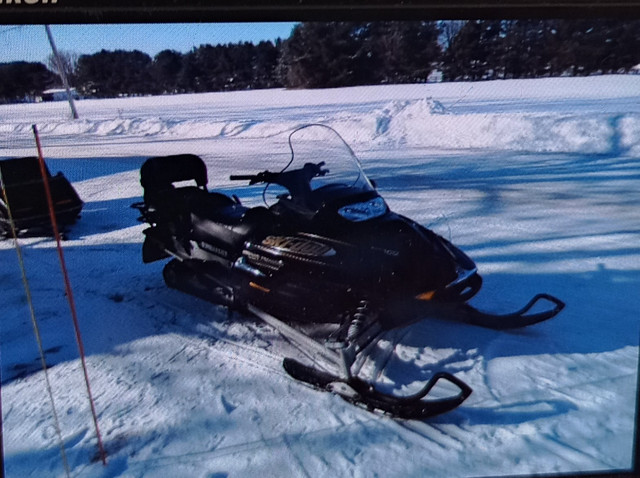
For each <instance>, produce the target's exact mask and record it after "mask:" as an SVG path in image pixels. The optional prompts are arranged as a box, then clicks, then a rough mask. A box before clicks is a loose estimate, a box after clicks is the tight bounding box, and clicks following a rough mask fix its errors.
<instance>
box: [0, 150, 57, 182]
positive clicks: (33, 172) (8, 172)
mask: <svg viewBox="0 0 640 478" xmlns="http://www.w3.org/2000/svg"><path fill="white" fill-rule="evenodd" d="M44 167H45V172H46V173H47V177H51V173H50V172H49V169H48V168H47V165H46V164H45V166H44ZM0 172H1V173H2V180H3V181H4V184H5V186H12V185H14V184H22V183H28V182H32V181H42V174H41V173H40V162H39V160H38V157H37V156H28V157H26V158H12V159H4V160H2V161H0Z"/></svg>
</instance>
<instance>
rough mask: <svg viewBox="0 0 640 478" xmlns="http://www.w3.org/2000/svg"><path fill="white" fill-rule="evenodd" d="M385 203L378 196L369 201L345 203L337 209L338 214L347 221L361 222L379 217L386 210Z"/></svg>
mask: <svg viewBox="0 0 640 478" xmlns="http://www.w3.org/2000/svg"><path fill="white" fill-rule="evenodd" d="M387 210H388V208H387V204H386V203H385V202H384V199H382V198H381V197H380V196H378V197H376V198H373V199H371V200H369V201H363V202H356V203H353V204H347V205H346V206H343V207H341V208H340V209H338V214H340V215H341V216H342V217H344V218H345V219H346V220H348V221H352V222H362V221H368V220H369V219H373V218H376V217H380V216H382V215H384V214H385V213H386V212H387Z"/></svg>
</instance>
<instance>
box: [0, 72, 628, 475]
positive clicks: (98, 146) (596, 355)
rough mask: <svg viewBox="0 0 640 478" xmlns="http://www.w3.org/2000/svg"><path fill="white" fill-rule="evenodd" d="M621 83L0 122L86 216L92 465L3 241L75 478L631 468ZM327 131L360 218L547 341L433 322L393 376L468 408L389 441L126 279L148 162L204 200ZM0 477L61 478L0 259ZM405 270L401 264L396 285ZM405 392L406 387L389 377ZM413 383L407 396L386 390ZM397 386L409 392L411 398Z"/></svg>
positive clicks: (97, 111)
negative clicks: (436, 379)
mask: <svg viewBox="0 0 640 478" xmlns="http://www.w3.org/2000/svg"><path fill="white" fill-rule="evenodd" d="M639 92H640V76H602V77H591V78H581V79H571V78H562V79H544V80H526V81H497V82H486V83H456V84H428V85H409V86H378V87H358V88H345V89H335V90H317V91H283V90H265V91H250V92H234V93H211V94H200V95H184V96H167V97H152V98H130V99H117V100H84V101H79V102H78V103H77V107H78V110H79V113H80V116H81V119H80V120H77V121H71V120H69V119H67V118H68V106H67V105H66V104H64V103H46V104H28V105H4V106H0V157H17V156H20V155H34V154H35V152H36V150H35V143H34V139H33V136H32V132H31V125H32V124H34V123H35V124H37V125H38V127H39V130H40V133H41V138H42V143H43V148H44V154H45V157H46V158H47V161H48V164H49V167H50V169H51V170H52V172H54V173H55V172H56V171H58V170H61V171H63V172H64V174H65V175H66V176H67V177H68V178H69V179H70V180H72V181H73V183H74V186H75V188H76V189H77V191H78V193H79V194H80V196H81V197H82V199H83V200H84V201H85V203H86V204H85V207H84V210H83V214H82V219H81V220H80V221H79V222H78V223H77V224H76V225H75V227H73V229H72V231H71V233H70V235H69V238H68V240H67V241H65V242H64V251H65V257H66V259H67V266H68V270H69V274H70V278H71V283H72V287H73V291H74V297H75V300H76V303H77V309H78V316H79V320H80V323H81V330H82V334H83V338H84V342H85V347H86V351H87V365H88V370H89V377H90V380H91V385H92V389H93V393H94V396H95V400H96V409H97V413H98V418H99V425H100V429H101V431H102V435H103V439H104V443H105V446H106V450H107V454H108V458H107V460H108V464H107V466H106V467H105V466H103V465H102V464H101V463H100V462H99V460H97V447H96V437H95V431H94V428H93V425H92V421H91V414H90V409H89V404H88V401H87V396H86V391H85V387H84V381H83V376H82V372H81V369H80V364H79V359H78V351H77V347H76V345H75V339H74V334H73V328H72V321H71V318H70V314H69V308H68V305H67V302H66V298H65V295H64V288H63V285H62V280H61V274H60V268H59V264H58V258H57V255H56V252H55V248H54V245H55V244H54V242H53V241H52V240H51V239H46V238H24V239H21V240H20V245H21V248H22V253H23V255H24V259H25V265H26V269H27V276H28V281H29V284H30V288H31V292H32V295H33V300H34V305H35V312H36V316H37V319H38V322H39V325H40V328H41V332H42V337H43V343H44V349H45V350H46V361H47V364H48V365H49V367H50V368H49V377H50V380H51V387H52V390H53V395H54V399H55V405H56V410H57V414H58V417H59V421H60V425H61V431H62V437H63V444H64V448H65V451H66V454H67V457H68V462H69V467H70V470H71V475H72V476H78V477H96V476H103V477H113V476H127V477H129V476H130V477H138V476H140V477H142V476H144V477H166V476H180V477H182V476H185V477H187V476H188V477H203V478H204V477H207V478H221V477H237V476H256V475H258V474H260V476H265V477H266V476H273V477H281V476H314V477H315V476H356V477H357V476H362V477H375V476H380V477H390V476H403V477H413V476H415V477H424V476H442V477H450V476H485V475H491V476H497V475H517V474H532V473H554V472H565V473H567V472H576V471H585V470H588V471H602V470H619V469H629V468H630V467H631V466H632V459H633V439H634V425H635V423H636V419H635V407H636V387H637V369H638V345H639V335H640V327H639V322H638V318H639V317H640V314H639V309H640V308H639V307H638V295H639V294H638V292H640V159H639V158H640V93H639ZM306 123H323V124H328V125H330V126H333V127H334V128H335V129H336V130H337V131H338V132H339V133H341V134H342V135H343V136H344V138H345V139H346V140H347V141H348V142H349V143H350V145H351V146H352V148H353V149H354V151H355V152H356V154H357V155H358V156H359V157H360V158H361V160H362V162H363V165H364V167H365V170H366V171H367V173H368V174H369V176H370V177H372V178H374V179H375V180H376V182H377V184H378V188H379V190H380V192H381V193H382V195H383V196H384V197H385V198H386V199H387V202H388V203H389V204H390V206H391V207H392V208H393V209H395V210H396V211H398V212H400V213H402V214H405V215H408V216H410V217H412V218H414V219H416V220H418V221H419V222H421V223H422V224H424V225H427V226H429V227H431V228H432V229H434V230H435V231H437V232H438V233H440V234H442V235H444V236H445V237H447V238H450V239H451V240H452V241H453V242H454V243H456V244H458V245H459V246H461V247H462V248H463V249H464V250H465V251H466V252H467V253H468V254H469V255H470V256H471V257H472V258H474V259H475V260H476V262H477V264H478V266H479V269H480V272H481V273H482V274H483V276H484V278H485V286H484V288H483V290H482V291H481V293H480V294H479V295H478V297H477V298H474V300H473V302H474V304H475V305H477V306H479V307H484V308H490V309H492V310H496V311H501V310H505V311H506V310H511V309H514V308H517V307H519V306H520V305H522V304H523V303H524V302H525V301H526V300H528V299H529V298H530V297H531V296H532V295H533V294H535V293H536V292H540V291H545V292H549V293H552V294H554V295H556V296H558V297H560V298H562V299H563V300H564V301H566V303H567V307H566V309H565V310H564V311H563V312H562V313H561V314H560V315H559V316H558V317H556V318H555V319H553V320H551V321H548V322H545V323H543V324H539V325H536V326H533V327H531V328H529V329H526V330H519V331H513V332H495V331H490V330H484V329H478V328H474V327H471V326H461V325H456V324H453V323H450V322H446V321H442V320H439V319H435V318H430V319H429V320H425V321H423V322H421V323H418V324H416V325H414V326H412V327H410V328H408V329H406V330H402V331H400V332H398V334H397V336H396V338H397V339H398V340H399V344H398V345H397V347H396V352H397V354H398V355H397V358H396V359H394V360H393V361H392V362H391V363H390V364H389V366H390V367H391V368H397V369H399V366H400V365H402V366H403V367H408V370H412V369H411V367H414V368H415V367H424V368H425V369H426V370H427V371H428V372H430V373H433V372H435V371H437V370H445V371H449V372H451V373H454V374H455V375H456V376H458V377H460V378H462V379H463V380H465V381H466V382H467V383H468V384H469V385H471V387H472V388H473V389H474V393H473V394H472V395H471V397H470V398H469V399H468V400H467V401H466V402H465V403H464V404H463V405H462V406H461V407H459V408H458V409H456V410H455V411H453V412H450V413H448V414H445V415H442V416H439V417H436V418H433V419H431V420H429V421H426V422H416V421H394V420H392V419H390V418H387V417H380V416H377V415H373V414H370V413H368V412H366V411H364V410H361V409H358V408H355V407H353V406H350V405H348V404H347V403H345V402H344V401H343V400H341V399H340V398H338V397H336V396H333V395H330V394H327V393H322V392H317V391H314V390H311V389H309V388H307V387H305V386H303V385H301V384H299V383H296V382H294V381H293V380H292V379H290V378H289V377H288V376H287V375H286V374H285V373H284V372H283V371H282V369H281V365H280V360H281V357H282V356H283V355H285V354H293V353H295V350H293V349H292V347H291V346H290V345H289V344H288V343H287V342H285V341H283V340H282V339H281V338H280V337H279V336H278V335H277V334H276V333H274V331H273V330H271V329H270V328H269V327H268V326H266V325H262V324H261V323H258V322H256V321H255V320H252V319H249V318H247V317H242V316H239V315H236V314H228V313H227V312H226V310H225V309H223V308H220V307H216V306H213V305H211V304H208V303H205V302H203V301H200V300H198V299H195V298H193V297H190V296H187V295H184V294H181V293H179V292H176V291H173V290H169V289H167V288H166V287H165V286H164V284H163V281H162V274H161V270H162V265H163V264H160V263H154V264H150V265H143V264H142V261H141V251H140V250H141V243H142V238H143V235H142V229H143V228H144V225H142V224H140V223H138V222H137V221H136V217H137V212H136V211H135V210H133V209H131V208H130V207H129V205H130V204H131V203H132V202H135V201H137V200H140V197H141V194H142V189H141V187H140V185H139V182H138V180H139V176H138V170H139V167H140V165H141V164H142V162H143V161H144V159H145V158H147V157H149V156H151V155H163V154H172V153H181V152H191V153H195V154H198V155H200V156H202V157H203V159H204V160H205V161H206V163H207V165H208V167H209V178H210V187H211V188H213V189H217V190H220V191H223V192H227V193H235V194H238V196H240V198H241V199H243V200H244V201H245V202H246V203H249V204H257V203H258V201H259V199H260V191H259V190H257V189H254V188H251V189H243V188H242V187H239V185H238V184H237V183H230V182H228V180H227V179H228V176H229V174H230V173H231V172H236V173H249V172H255V171H258V170H262V169H265V168H268V167H271V169H275V168H274V167H273V165H274V164H275V163H276V162H277V163H278V164H282V161H286V160H288V157H289V152H288V150H287V148H286V138H287V132H289V131H290V130H292V129H293V128H294V127H296V126H298V125H302V124H306ZM0 258H1V259H0V264H1V265H2V266H1V268H0V280H1V284H2V287H0V304H2V307H1V310H2V314H1V315H2V319H1V320H0V333H1V336H0V352H1V364H2V418H3V426H4V446H5V449H4V452H5V465H6V476H8V477H24V476H64V473H65V472H64V468H63V464H62V459H61V454H60V445H59V442H58V436H57V434H56V432H55V427H54V421H53V418H52V408H51V403H50V401H49V399H48V396H47V391H46V385H45V379H44V374H43V372H42V370H41V368H40V362H39V355H38V349H37V346H36V341H35V339H34V334H33V331H32V326H31V321H30V316H29V309H28V307H27V303H26V298H25V292H24V288H23V283H22V280H21V275H20V270H19V267H18V261H17V256H16V251H15V249H14V245H13V243H12V241H8V240H5V241H2V242H0ZM417 266H419V265H417ZM407 373H409V372H407ZM408 377H409V375H408ZM407 380H408V381H410V379H409V378H408V379H407Z"/></svg>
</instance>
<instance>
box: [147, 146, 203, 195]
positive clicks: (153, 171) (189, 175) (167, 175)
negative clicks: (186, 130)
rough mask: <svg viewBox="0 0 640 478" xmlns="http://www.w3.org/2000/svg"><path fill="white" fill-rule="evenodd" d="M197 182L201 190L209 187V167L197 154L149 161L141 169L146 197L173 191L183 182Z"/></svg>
mask: <svg viewBox="0 0 640 478" xmlns="http://www.w3.org/2000/svg"><path fill="white" fill-rule="evenodd" d="M190 180H193V181H195V182H196V185H197V186H198V187H200V188H206V187H207V182H208V179H207V167H206V165H205V164H204V161H202V159H201V158H200V157H199V156H196V155H195V154H175V155H171V156H156V157H153V158H149V159H147V160H146V161H145V162H144V164H143V165H142V167H141V168H140V184H141V185H142V187H143V188H144V193H145V197H149V196H151V197H153V196H155V195H156V194H161V193H162V192H166V191H168V190H171V189H173V184H174V183H177V182H181V181H190Z"/></svg>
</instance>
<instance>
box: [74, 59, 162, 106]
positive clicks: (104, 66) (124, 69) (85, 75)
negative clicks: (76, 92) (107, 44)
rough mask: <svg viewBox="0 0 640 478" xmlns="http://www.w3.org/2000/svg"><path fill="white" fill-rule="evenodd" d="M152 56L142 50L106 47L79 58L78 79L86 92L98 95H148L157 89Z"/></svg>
mask: <svg viewBox="0 0 640 478" xmlns="http://www.w3.org/2000/svg"><path fill="white" fill-rule="evenodd" d="M151 65H152V60H151V57H150V56H149V55H147V54H146V53H142V52H140V51H137V50H134V51H132V52H128V51H123V50H116V51H113V52H111V51H106V50H102V51H100V52H98V53H96V54H94V55H82V56H81V57H80V58H79V60H78V83H79V85H80V87H81V89H82V91H83V92H84V93H85V94H88V95H93V96H97V97H113V96H118V95H144V94H149V93H152V92H153V91H154V82H153V80H152V75H151Z"/></svg>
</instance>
